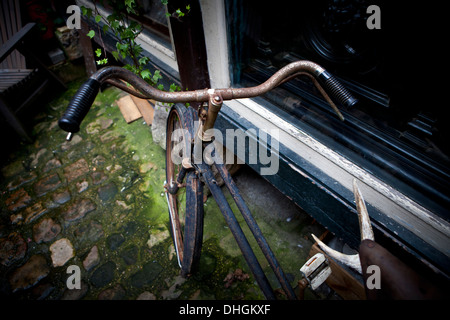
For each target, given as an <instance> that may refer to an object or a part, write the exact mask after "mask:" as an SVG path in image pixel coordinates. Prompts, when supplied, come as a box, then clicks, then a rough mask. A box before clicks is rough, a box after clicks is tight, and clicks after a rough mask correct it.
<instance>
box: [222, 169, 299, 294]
mask: <svg viewBox="0 0 450 320" xmlns="http://www.w3.org/2000/svg"><path fill="white" fill-rule="evenodd" d="M215 166H216V168H217V170H218V171H219V173H220V175H221V176H222V179H223V181H224V182H225V185H226V186H227V188H228V190H229V191H230V193H231V196H232V197H233V199H234V201H235V202H236V205H237V207H238V208H239V210H240V211H241V214H242V216H243V217H244V220H245V222H246V223H247V225H248V227H249V229H250V230H251V232H252V233H253V236H254V237H255V239H256V242H257V243H258V245H259V247H260V248H261V251H262V252H263V254H264V256H265V257H266V259H267V261H268V262H269V264H270V267H271V268H272V270H273V272H274V273H275V275H276V277H277V279H278V281H279V282H280V284H281V287H282V288H283V290H284V292H285V293H286V295H287V296H288V298H289V299H291V300H297V297H296V295H295V293H294V290H293V289H292V286H291V285H290V283H289V281H288V280H287V279H286V276H285V274H284V272H283V269H282V268H281V266H280V265H279V263H278V261H277V259H276V258H275V255H274V254H273V252H272V249H270V246H269V244H268V243H267V241H266V239H265V238H264V235H263V234H262V232H261V229H260V228H259V226H258V224H257V223H256V220H255V219H254V218H253V216H252V213H251V212H250V210H249V208H248V207H247V205H246V204H245V201H244V199H243V198H242V196H241V194H240V193H239V190H238V188H237V186H236V184H235V183H234V181H233V179H232V178H231V176H230V173H229V172H228V170H227V169H226V167H225V165H223V164H217V163H215Z"/></svg>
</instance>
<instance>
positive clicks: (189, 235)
mask: <svg viewBox="0 0 450 320" xmlns="http://www.w3.org/2000/svg"><path fill="white" fill-rule="evenodd" d="M194 116H195V115H194V112H193V110H191V109H188V108H186V107H184V106H177V105H175V106H173V107H172V108H171V110H170V112H169V116H168V119H167V129H166V189H167V190H166V197H167V203H168V207H169V217H170V226H171V233H172V238H173V242H174V246H175V251H176V253H177V258H178V264H179V265H180V267H181V275H182V276H184V277H186V276H188V275H190V274H191V273H193V271H194V269H195V267H196V266H197V264H198V261H199V259H200V252H201V247H202V240H203V186H202V184H201V182H200V180H199V177H198V176H197V174H196V173H195V171H194V170H193V169H188V170H187V171H184V172H182V171H183V166H182V159H184V158H190V156H191V152H190V150H191V139H192V138H193V137H194V129H193V124H194ZM184 174H185V178H184V179H183V180H181V179H179V176H180V175H181V176H182V175H184ZM177 180H178V183H179V184H178V183H177ZM180 180H181V181H180ZM175 186H176V187H175Z"/></svg>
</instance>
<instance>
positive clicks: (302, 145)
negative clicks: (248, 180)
mask: <svg viewBox="0 0 450 320" xmlns="http://www.w3.org/2000/svg"><path fill="white" fill-rule="evenodd" d="M200 5H201V10H202V17H203V24H204V30H205V42H206V49H207V56H208V68H209V75H210V79H211V85H212V88H227V87H230V85H231V81H230V79H231V72H230V68H231V67H232V65H231V64H230V58H229V50H230V48H229V42H228V34H227V32H228V28H227V24H226V13H225V5H224V0H200ZM269 105H271V103H270V102H268V101H265V100H263V99H262V98H255V99H239V100H235V101H226V102H224V107H223V108H222V110H221V113H220V114H219V118H218V121H217V125H216V126H217V127H218V129H220V130H223V131H224V130H225V128H228V127H233V126H234V127H235V128H236V127H239V128H241V129H242V130H244V131H246V130H248V129H249V128H255V129H258V128H264V129H266V130H270V128H272V129H278V130H280V152H279V153H280V159H279V160H280V162H281V163H282V164H281V167H283V168H282V169H281V170H285V172H284V173H283V174H282V176H281V175H275V176H264V178H266V179H267V180H268V181H269V182H271V183H272V184H273V185H274V186H275V187H277V188H279V189H280V190H281V191H282V192H283V193H284V194H285V195H286V196H287V197H289V198H290V199H292V200H294V202H296V203H297V204H298V205H300V207H302V208H303V209H305V210H306V211H307V212H308V213H309V214H310V215H311V216H313V218H315V219H316V220H318V221H319V222H320V223H322V224H323V225H325V226H326V227H327V228H329V229H330V230H331V231H332V232H333V233H335V234H337V235H338V236H339V237H342V238H343V239H344V240H345V241H347V242H348V243H349V244H351V245H354V246H355V247H358V245H359V229H358V223H357V221H358V218H357V216H356V210H355V207H354V195H353V188H352V185H353V180H354V179H356V180H357V181H358V185H359V188H360V189H361V191H362V193H363V195H364V198H365V201H366V204H367V207H368V210H369V214H370V216H371V219H372V224H373V225H374V226H375V228H376V230H377V231H376V233H380V234H382V236H383V237H386V238H387V239H390V241H393V242H394V243H396V244H397V245H399V244H400V246H401V247H403V248H404V249H406V251H408V252H409V253H410V254H412V255H413V256H416V257H420V256H421V255H423V256H425V257H427V260H428V261H427V262H426V264H430V265H434V264H436V265H437V268H443V269H445V268H446V267H445V265H447V266H448V263H449V261H450V255H449V252H448V238H449V237H450V224H449V223H448V222H447V221H445V220H444V219H442V218H440V217H439V216H437V215H436V214H434V213H433V212H432V210H430V209H428V208H425V207H424V206H422V205H420V204H419V203H418V202H417V201H415V200H414V199H413V198H411V197H410V196H408V195H406V194H405V193H402V192H401V191H400V190H398V189H396V188H395V187H393V186H392V185H390V184H388V183H386V182H385V181H383V180H381V179H380V178H378V177H377V176H375V174H373V173H372V172H370V171H369V170H367V169H365V168H363V167H362V166H360V165H358V164H356V163H355V162H353V161H351V160H350V159H349V158H346V157H345V156H343V155H342V154H339V153H338V152H337V151H335V150H333V149H331V148H330V147H329V146H327V145H325V144H324V143H321V142H319V141H318V140H317V139H315V138H314V137H313V136H311V135H310V134H308V133H307V131H306V130H307V129H305V130H302V129H300V128H299V127H298V126H294V125H293V124H292V123H290V122H289V121H287V120H286V119H287V117H283V116H282V115H280V114H282V112H280V113H278V114H277V113H275V112H274V111H273V108H269V107H268V106H269ZM235 119H239V120H238V121H236V120H235ZM256 131H257V130H256ZM269 132H270V131H269ZM254 139H257V141H259V138H258V137H254ZM249 165H250V166H251V167H252V168H253V169H255V170H257V171H258V172H259V168H260V166H259V165H252V164H249ZM289 176H291V177H297V179H299V181H300V180H302V181H303V180H304V181H303V182H299V183H297V182H295V181H293V180H290V181H289V178H288V177H289ZM301 184H307V185H309V184H313V185H314V186H315V187H314V188H315V189H316V190H317V192H318V193H323V194H324V195H323V197H325V198H327V201H329V203H330V204H332V205H331V208H330V206H329V205H327V204H323V203H320V202H314V200H311V199H308V200H305V193H304V192H302V190H298V188H297V186H300V185H301ZM323 197H322V196H318V199H323ZM321 205H323V207H326V208H328V209H330V210H331V211H334V212H325V211H324V210H323V209H321V208H320V206H321ZM349 212H351V213H353V215H352V216H349ZM344 221H345V222H344ZM447 271H448V270H447Z"/></svg>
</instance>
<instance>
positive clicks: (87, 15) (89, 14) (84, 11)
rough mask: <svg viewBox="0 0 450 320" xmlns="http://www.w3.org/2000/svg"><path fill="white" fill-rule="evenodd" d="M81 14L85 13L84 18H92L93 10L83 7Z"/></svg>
mask: <svg viewBox="0 0 450 320" xmlns="http://www.w3.org/2000/svg"><path fill="white" fill-rule="evenodd" d="M81 12H82V13H83V15H84V16H86V17H88V18H90V17H92V9H91V8H86V7H85V6H81Z"/></svg>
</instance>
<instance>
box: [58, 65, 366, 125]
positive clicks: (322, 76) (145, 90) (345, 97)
mask: <svg viewBox="0 0 450 320" xmlns="http://www.w3.org/2000/svg"><path fill="white" fill-rule="evenodd" d="M301 73H307V74H309V75H311V76H313V77H314V78H315V79H317V80H318V82H320V83H321V84H322V85H323V86H324V87H325V90H326V91H327V92H329V93H331V95H333V96H334V98H335V99H336V100H338V101H339V102H340V103H341V104H342V105H344V106H347V107H350V106H353V105H355V103H356V102H357V99H356V98H354V97H353V96H352V95H351V94H350V92H349V91H347V89H345V87H344V86H343V85H342V84H340V83H339V82H338V81H337V79H336V78H335V77H333V76H332V75H331V74H330V73H328V72H327V71H326V70H325V69H323V68H322V67H321V66H319V65H318V64H316V63H314V62H311V61H297V62H292V63H290V64H288V65H287V66H285V67H283V68H282V69H280V70H279V71H277V72H276V73H275V74H274V75H273V76H272V77H270V78H269V79H268V80H267V81H265V82H264V83H262V84H260V85H258V86H255V87H250V88H228V89H215V90H214V93H215V94H220V96H221V97H222V99H223V100H232V99H242V98H252V97H256V96H259V95H261V94H264V93H266V92H268V91H270V90H272V89H274V88H275V87H277V86H278V85H280V84H282V83H283V82H284V81H286V80H287V79H290V78H291V77H294V76H296V75H298V74H301ZM108 80H124V81H126V82H128V83H129V84H131V85H132V86H133V87H134V88H135V89H136V90H137V91H138V92H140V93H141V95H140V96H145V97H146V98H147V99H154V100H157V101H161V102H168V103H177V102H206V101H208V100H209V97H210V95H211V91H210V90H209V89H203V90H195V91H181V92H167V91H161V90H158V89H156V88H153V87H152V86H150V85H149V84H147V82H145V81H144V80H143V79H142V78H140V77H139V76H137V75H136V74H134V73H132V72H131V71H129V70H126V69H124V68H120V67H105V68H103V69H100V70H99V71H97V72H96V73H95V74H93V75H92V76H91V77H90V78H89V79H88V80H87V81H86V82H85V83H84V84H83V85H82V86H81V87H80V88H79V89H78V91H77V92H76V93H75V95H74V96H73V98H72V100H71V101H70V102H69V105H68V107H67V110H66V112H65V113H64V114H63V116H62V117H61V119H60V120H59V122H58V124H59V126H60V128H61V129H63V130H64V131H67V132H71V133H75V132H78V131H79V130H80V124H81V122H82V121H83V119H84V117H85V116H86V114H87V113H88V111H89V109H90V107H91V105H92V103H93V102H94V100H95V97H96V96H97V94H98V91H99V89H100V86H101V84H102V83H104V82H106V81H108ZM120 88H121V89H125V88H124V87H120ZM129 92H130V91H129ZM130 93H133V92H130Z"/></svg>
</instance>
